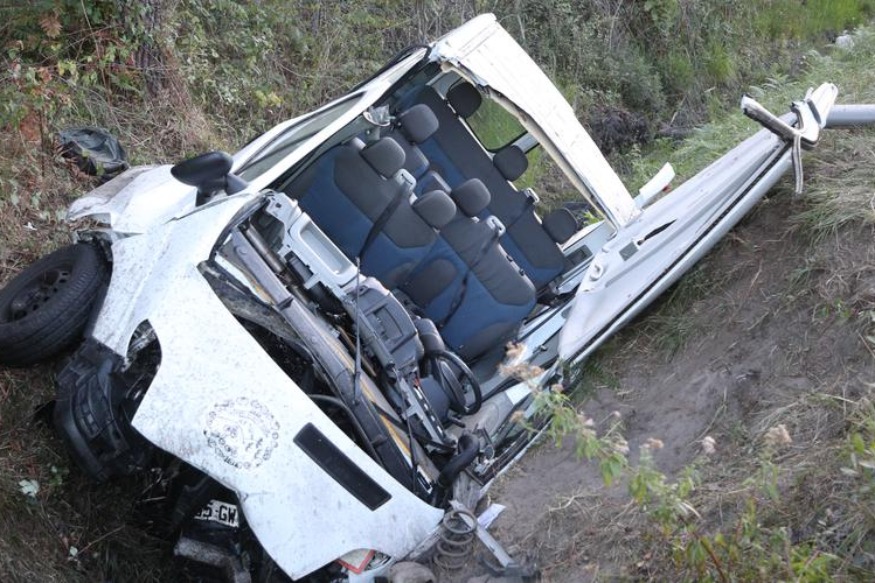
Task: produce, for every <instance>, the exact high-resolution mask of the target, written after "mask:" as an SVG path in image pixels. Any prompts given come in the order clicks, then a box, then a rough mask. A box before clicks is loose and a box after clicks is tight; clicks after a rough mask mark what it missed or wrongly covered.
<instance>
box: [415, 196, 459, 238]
mask: <svg viewBox="0 0 875 583" xmlns="http://www.w3.org/2000/svg"><path fill="white" fill-rule="evenodd" d="M412 206H413V210H414V211H416V214H418V215H419V216H420V217H422V220H423V221H425V222H426V223H428V225H429V226H430V227H432V228H434V229H443V228H444V227H446V226H447V224H449V222H450V221H452V220H453V217H454V216H456V203H454V202H453V199H451V198H450V195H449V194H447V193H446V192H444V191H442V190H432V191H430V192H426V193H425V194H423V195H421V196H419V197H417V199H416V200H414V201H413V205H412Z"/></svg>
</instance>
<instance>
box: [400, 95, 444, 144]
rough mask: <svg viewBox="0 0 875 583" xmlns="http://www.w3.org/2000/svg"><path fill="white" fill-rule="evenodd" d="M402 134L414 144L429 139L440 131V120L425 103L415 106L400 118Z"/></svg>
mask: <svg viewBox="0 0 875 583" xmlns="http://www.w3.org/2000/svg"><path fill="white" fill-rule="evenodd" d="M398 122H399V124H400V126H401V133H403V134H404V137H406V138H407V139H408V140H410V141H411V142H413V143H414V144H421V143H422V142H424V141H426V140H427V139H429V138H430V137H431V136H432V135H433V134H434V133H435V132H436V131H437V129H438V118H437V116H436V115H435V114H434V112H433V111H432V110H431V108H430V107H429V106H427V105H426V104H424V103H420V104H419V105H414V106H413V107H411V108H410V109H408V110H407V111H405V112H403V113H402V114H401V115H399V116H398Z"/></svg>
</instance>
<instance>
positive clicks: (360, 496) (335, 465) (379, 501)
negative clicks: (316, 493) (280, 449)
mask: <svg viewBox="0 0 875 583" xmlns="http://www.w3.org/2000/svg"><path fill="white" fill-rule="evenodd" d="M295 443H296V444H297V445H298V447H300V448H301V449H302V450H303V451H304V453H306V454H307V455H308V456H309V457H310V459H311V460H313V461H314V462H316V464H317V465H318V466H319V467H320V468H322V469H323V470H324V471H325V473H327V474H328V475H329V476H331V477H332V478H334V480H335V481H336V482H337V483H338V484H340V485H341V486H343V488H344V489H345V490H346V491H347V492H349V493H350V494H352V495H353V496H355V497H356V499H357V500H358V501H359V502H361V503H362V504H364V505H365V506H367V507H368V508H370V509H371V510H376V509H377V508H379V507H380V506H382V505H383V504H385V503H386V502H388V501H389V500H391V499H392V495H391V494H389V492H387V491H386V490H384V489H383V488H382V487H381V486H380V485H379V484H378V483H377V482H375V481H374V480H373V478H371V477H370V476H368V475H367V474H366V473H365V472H364V470H362V469H361V468H360V467H358V466H357V465H356V464H355V463H354V462H353V461H352V460H351V459H349V458H348V457H346V454H344V453H343V452H342V451H340V450H339V449H338V448H337V446H335V445H334V444H333V443H331V442H330V441H329V440H328V438H327V437H326V436H325V434H323V433H322V432H321V431H319V429H317V428H316V426H315V425H313V424H312V423H307V424H306V425H305V426H304V428H303V429H301V431H299V432H298V434H297V435H296V436H295Z"/></svg>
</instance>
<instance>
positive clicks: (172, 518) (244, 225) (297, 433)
mask: <svg viewBox="0 0 875 583" xmlns="http://www.w3.org/2000/svg"><path fill="white" fill-rule="evenodd" d="M836 97H837V90H836V88H835V87H834V86H832V85H829V84H825V85H823V86H821V87H819V88H817V89H815V90H813V91H810V92H809V93H808V95H806V96H805V98H804V99H803V100H801V101H799V102H797V103H794V105H793V107H792V111H791V112H790V113H789V114H787V115H785V116H783V117H780V118H779V117H776V116H773V115H772V114H770V113H769V112H767V111H765V110H764V109H763V108H762V107H761V106H759V105H758V104H757V103H756V102H754V101H753V100H751V99H749V98H746V100H745V101H744V102H743V108H744V110H745V112H746V113H747V114H748V115H749V116H750V117H752V118H753V119H754V120H756V121H757V122H759V123H760V124H761V125H763V126H764V128H763V129H762V130H760V131H759V132H758V133H756V134H755V135H753V136H752V137H751V138H749V139H748V140H746V141H745V142H743V143H742V144H740V145H739V146H737V147H736V148H735V149H733V150H732V151H730V152H729V153H728V154H726V155H725V156H724V157H723V158H721V159H720V160H718V161H716V162H714V163H713V164H712V165H711V166H709V167H708V168H706V169H705V170H703V171H702V172H701V173H700V174H698V175H697V176H695V177H693V178H691V179H690V180H689V181H687V182H685V183H684V184H682V185H679V186H678V187H676V188H674V189H672V190H671V191H670V192H667V193H663V192H662V191H663V187H665V186H667V185H668V183H669V181H670V180H671V177H672V176H673V172H672V171H671V170H670V168H666V169H665V171H664V172H662V173H660V175H658V176H657V177H655V178H654V180H652V181H651V183H650V184H649V185H648V186H647V187H645V188H644V189H642V191H640V193H639V194H637V195H636V196H632V195H631V194H630V193H629V191H628V190H627V188H626V187H625V186H624V184H623V182H622V181H621V180H620V178H619V177H618V176H617V174H616V173H615V172H614V171H613V170H612V168H611V167H610V165H609V164H608V162H607V161H606V159H605V157H604V156H603V155H602V153H601V152H600V151H599V149H598V147H597V146H596V144H595V143H594V142H593V140H592V139H591V138H590V136H589V135H588V134H587V132H586V130H585V129H584V128H583V127H582V126H581V124H580V123H579V122H578V121H577V119H576V117H575V115H574V112H573V110H572V108H571V106H570V105H569V104H568V103H567V102H566V101H565V99H564V98H563V97H562V95H561V94H560V92H559V91H558V90H557V89H556V88H555V87H554V86H553V84H552V83H551V82H550V81H549V79H548V78H547V77H546V75H544V73H543V72H542V71H541V70H540V69H539V68H538V66H537V65H536V64H535V63H534V62H533V61H532V60H531V58H530V57H529V56H528V55H527V54H526V53H525V52H524V51H523V49H522V48H521V47H520V46H519V45H518V44H517V43H516V42H515V41H514V40H513V39H512V38H511V37H510V35H509V34H508V33H507V32H506V31H505V30H504V29H503V28H502V27H501V26H500V25H499V24H498V23H497V21H496V20H495V18H494V17H493V16H492V15H483V16H480V17H478V18H476V19H474V20H472V21H470V22H468V23H466V24H465V25H463V26H462V27H460V28H458V29H456V30H455V31H453V32H451V33H449V34H448V35H446V36H445V37H443V38H441V39H439V40H438V41H436V42H435V43H434V44H432V45H430V46H428V47H414V48H411V49H409V50H407V51H404V52H402V53H401V54H400V55H398V56H397V57H396V58H395V59H393V60H392V61H391V62H390V63H389V64H388V65H386V66H385V67H384V68H383V69H382V70H381V71H380V72H378V73H377V74H376V75H374V76H373V77H372V78H371V79H369V80H368V81H366V82H364V83H362V84H361V85H359V86H358V87H357V88H355V89H353V90H352V91H351V92H350V93H349V94H347V95H345V96H343V97H341V98H340V99H337V100H335V101H333V102H332V103H329V104H327V105H326V106H324V107H322V108H321V109H319V110H317V111H315V112H313V113H310V114H307V115H305V116H301V117H299V118H296V119H293V120H289V121H287V122H284V123H283V124H280V125H279V126H277V127H275V128H273V129H271V130H269V131H268V132H266V133H265V134H263V135H261V136H259V137H257V138H256V139H255V140H253V141H252V142H250V143H249V144H247V145H246V146H245V147H244V148H243V149H242V150H240V151H239V152H237V153H236V154H235V155H234V156H233V157H230V156H228V155H227V154H223V153H220V152H211V153H208V154H204V155H202V156H198V157H196V158H193V159H191V160H187V161H185V162H181V163H180V164H177V165H175V166H173V167H171V166H155V167H137V168H132V169H130V170H128V171H126V172H124V173H123V174H121V175H120V176H118V177H117V178H115V179H113V180H112V181H110V182H108V183H106V184H104V185H102V186H101V187H99V188H97V189H96V190H94V191H92V192H91V193H89V194H86V195H85V196H83V197H82V198H80V199H78V200H77V201H75V202H74V203H73V204H72V205H71V207H70V211H69V214H68V219H69V220H71V221H79V220H81V219H90V220H91V222H92V223H97V224H98V226H96V227H93V228H89V229H87V230H82V231H80V232H79V233H78V235H77V243H76V244H75V245H73V246H72V248H71V249H68V250H62V252H58V255H50V256H47V258H45V260H41V261H43V263H38V264H36V265H35V268H34V269H33V270H31V271H28V270H26V271H25V272H23V273H22V274H21V275H20V276H19V278H16V280H14V281H13V283H11V284H10V285H9V286H8V287H7V289H6V290H4V291H3V292H0V346H3V347H4V349H6V348H7V346H8V347H9V348H8V349H9V352H7V353H6V354H7V357H6V361H7V363H8V364H16V365H21V364H28V363H29V362H32V361H33V360H35V359H42V358H47V357H49V356H50V355H51V353H54V352H58V351H60V350H62V349H64V348H66V347H68V346H70V345H71V344H73V345H76V346H77V348H76V351H75V352H74V353H73V356H72V358H71V359H70V360H69V363H68V364H67V365H66V366H65V368H64V369H63V370H62V371H61V373H60V374H59V375H58V396H57V402H56V406H55V411H54V417H55V425H56V427H57V429H58V431H59V433H60V434H61V436H62V437H63V439H64V441H65V443H66V444H67V445H68V447H69V450H70V451H71V453H72V455H73V457H74V459H75V460H76V462H77V463H78V465H79V466H80V467H81V468H82V469H83V470H84V471H85V472H87V473H88V474H89V475H91V476H93V477H94V478H95V479H98V480H104V479H109V478H112V477H114V476H118V475H125V474H131V473H134V472H138V471H143V470H145V469H147V468H154V467H160V468H161V472H162V475H163V476H164V478H163V479H162V480H161V481H162V484H163V485H164V486H166V487H167V489H168V492H171V494H170V495H169V496H168V498H169V499H170V500H171V504H170V508H168V510H167V511H168V523H169V527H168V529H169V531H170V532H172V533H173V535H174V536H175V537H177V544H176V553H177V554H178V555H180V556H181V557H183V558H185V559H187V560H190V561H192V562H194V563H198V564H201V565H203V566H204V567H205V568H212V569H217V570H218V571H220V572H221V573H223V574H224V575H225V576H227V577H228V578H229V580H234V581H244V580H250V579H258V578H259V577H264V573H265V572H266V571H268V570H271V569H274V570H276V569H278V571H281V572H282V573H284V574H285V575H284V576H287V577H290V578H291V579H293V580H312V581H372V580H374V578H375V577H378V576H383V575H385V573H386V572H387V569H388V568H389V566H390V565H391V564H392V563H393V562H394V561H398V560H401V559H402V558H404V557H407V556H409V555H410V554H411V553H413V552H414V551H416V550H417V549H418V548H419V547H420V546H421V545H422V544H423V543H424V542H425V541H428V540H429V539H430V537H432V536H433V535H434V534H435V533H436V532H438V530H439V529H440V524H441V520H442V518H443V517H444V515H445V512H446V511H447V510H448V509H450V508H452V507H453V505H454V504H456V505H462V506H465V507H473V506H474V504H476V502H477V500H478V499H479V498H480V497H481V496H482V495H483V493H484V492H485V491H486V488H488V486H489V484H490V483H491V481H492V480H493V479H494V478H495V477H496V476H497V475H498V474H499V473H500V472H501V471H503V470H505V469H506V468H507V467H508V466H509V465H510V464H511V463H512V462H513V460H514V459H516V458H517V457H518V456H519V454H520V453H521V452H522V451H524V449H525V447H526V446H527V445H529V444H530V443H531V442H532V440H533V439H534V437H535V433H534V432H532V431H531V430H530V428H531V427H532V426H535V427H537V426H540V425H542V424H543V423H544V422H545V420H544V419H540V418H539V416H538V411H537V410H536V408H535V406H534V404H533V403H534V395H535V393H536V392H537V391H539V390H542V389H549V388H550V387H553V386H554V385H562V384H563V382H565V377H564V375H565V373H566V367H567V366H569V365H571V364H574V363H576V362H579V361H580V360H582V359H584V358H585V357H586V356H587V355H588V354H590V353H591V352H592V351H593V350H594V349H595V348H596V347H598V346H599V345H600V344H601V343H602V342H603V341H604V340H605V339H606V338H607V337H608V336H610V335H611V334H612V333H613V332H615V331H616V330H618V329H619V328H620V327H621V326H622V325H624V324H625V323H627V322H628V321H629V320H630V319H631V318H632V317H634V316H635V315H636V314H637V313H639V312H640V311H641V310H642V309H643V308H644V307H645V306H647V305H648V304H649V303H650V302H652V301H653V300H654V299H655V298H656V297H657V296H658V295H659V294H660V293H662V292H663V291H664V290H665V289H667V288H668V286H670V285H671V284H672V283H673V282H675V281H676V280H677V279H678V278H679V277H680V276H681V275H682V274H683V273H684V272H685V271H686V270H688V269H689V268H690V267H691V266H692V265H693V264H694V263H695V262H696V261H697V260H698V259H700V258H701V257H702V256H703V255H704V254H705V253H706V252H707V251H708V250H709V249H710V248H711V247H713V245H714V244H715V243H716V242H717V241H718V240H719V239H720V238H721V237H722V236H723V235H725V234H726V232H727V231H728V230H729V229H731V228H732V227H733V226H734V225H735V224H736V223H737V222H738V221H739V220H740V219H741V218H742V217H743V216H744V215H745V214H746V213H747V212H748V211H749V210H750V209H751V208H752V207H753V205H755V204H756V203H757V202H758V201H759V200H760V199H761V198H762V196H763V195H764V194H765V193H766V192H767V191H768V190H769V189H770V188H772V187H773V186H774V184H775V183H776V182H777V181H778V180H779V179H780V178H781V177H782V176H783V175H785V174H786V173H787V172H788V171H791V170H792V171H793V172H795V174H796V176H797V188H801V179H802V167H801V150H802V149H806V148H810V147H813V146H814V145H815V144H816V143H817V139H818V136H819V132H820V130H821V129H822V128H824V127H827V126H828V125H831V123H830V120H831V119H833V118H831V111H832V110H833V105H834V103H835V100H836ZM836 111H837V112H839V113H837V114H836V117H835V118H834V122H833V123H834V125H846V124H850V125H860V124H863V123H871V122H873V121H875V111H873V108H871V107H867V106H864V107H861V108H858V109H848V108H843V109H837V110H836ZM497 121H498V122H500V124H499V125H501V126H502V128H510V129H503V130H501V131H497V130H495V129H494V126H495V124H496V122H497ZM490 124H493V125H490ZM551 172H552V174H549V173H551ZM548 174H549V176H550V181H547V182H539V178H543V177H544V176H547V175H548ZM556 176H559V177H560V178H559V179H557V178H556ZM560 180H561V184H564V185H567V186H568V190H567V192H571V193H573V195H574V196H575V197H578V198H582V199H583V200H585V201H586V203H587V205H588V206H589V207H590V208H591V209H592V213H591V214H590V215H589V216H590V217H593V216H594V217H596V218H595V219H592V218H590V219H588V220H587V221H582V220H581V217H580V216H575V214H573V213H572V212H570V211H569V210H568V209H567V208H564V207H561V206H558V207H556V208H552V209H548V208H543V209H542V207H544V206H546V205H542V204H539V196H538V193H537V190H538V189H539V188H545V186H544V185H545V184H546V185H548V186H549V185H553V184H557V183H559V181H560ZM542 194H543V192H542ZM657 195H658V196H657ZM83 272H85V273H83ZM80 280H81V283H80ZM47 282H48V283H47ZM71 282H72V283H71ZM56 304H57V305H63V306H65V308H64V310H65V312H64V313H71V314H72V315H70V316H69V323H67V320H65V323H64V324H63V326H58V327H59V328H63V330H62V331H63V332H64V334H63V335H62V334H60V333H59V334H58V335H57V337H54V336H53V337H52V338H51V342H48V341H41V344H40V345H39V347H38V350H37V349H35V347H34V346H33V345H31V344H28V343H29V342H34V340H32V339H34V338H37V337H40V338H42V337H44V336H45V334H42V332H43V331H45V330H48V328H47V326H48V325H49V322H48V321H47V320H46V318H48V316H36V314H38V313H39V314H43V313H49V314H51V310H52V309H53V308H52V306H53V305H56ZM35 305H39V306H40V310H42V312H39V311H38V310H37V309H36V307H34V306H35ZM71 306H75V307H76V309H71V308H70V307H71ZM74 316H75V318H74ZM59 317H61V318H68V316H66V315H60V311H59V313H58V314H57V315H56V316H55V317H53V318H51V319H52V320H53V321H55V325H57V323H56V322H57V318H59ZM4 335H6V337H5V338H4ZM508 344H511V345H513V350H512V351H510V352H508V351H507V348H506V347H507V346H508ZM13 349H14V350H13ZM502 364H504V365H507V366H500V365H502ZM520 366H524V367H527V368H529V370H532V371H535V372H534V376H532V377H530V378H526V379H525V380H521V379H519V378H516V377H515V376H512V375H511V374H510V373H509V372H508V371H511V370H515V369H518V368H519V367H520ZM536 367H537V368H536ZM520 416H522V417H523V418H524V419H527V420H529V423H527V424H525V425H524V424H520V423H519V422H518V421H519V417H520ZM271 572H273V571H271ZM258 580H262V579H258Z"/></svg>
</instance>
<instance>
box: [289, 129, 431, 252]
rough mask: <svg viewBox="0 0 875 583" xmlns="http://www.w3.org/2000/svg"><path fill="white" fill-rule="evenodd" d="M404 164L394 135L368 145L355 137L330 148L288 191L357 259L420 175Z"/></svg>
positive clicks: (335, 241)
mask: <svg viewBox="0 0 875 583" xmlns="http://www.w3.org/2000/svg"><path fill="white" fill-rule="evenodd" d="M403 165H404V150H403V149H402V148H401V146H399V145H398V144H397V143H396V142H395V141H394V140H392V139H391V138H383V139H380V140H377V141H375V142H372V143H370V144H368V145H367V146H366V145H365V144H364V143H363V142H362V141H361V140H358V139H353V140H351V141H350V142H349V143H346V144H341V145H339V146H335V147H334V148H331V149H330V150H328V151H327V152H325V154H323V155H322V156H321V157H320V159H319V161H318V162H317V163H315V164H313V165H312V166H311V168H310V169H309V170H308V171H307V172H305V173H304V174H303V175H302V176H300V177H298V179H296V180H295V181H294V182H293V183H292V184H291V185H290V187H289V188H288V189H287V194H289V196H291V197H292V198H297V199H298V201H299V204H300V205H301V208H302V209H304V211H305V212H306V213H307V214H308V215H310V217H311V218H312V219H313V221H314V222H315V223H316V224H317V225H318V226H319V228H321V229H322V230H323V231H324V232H325V234H327V235H328V236H329V237H330V238H331V240H332V241H334V243H335V244H336V245H337V246H338V247H339V248H340V249H341V250H342V251H343V253H344V254H345V255H346V256H347V257H349V258H350V259H355V258H356V257H358V256H359V255H360V253H361V252H362V248H363V246H364V244H365V241H366V240H367V238H368V234H369V233H370V232H371V229H372V228H373V226H374V223H375V221H377V220H378V219H379V217H380V215H381V214H382V213H383V211H385V210H386V208H387V207H388V206H389V205H390V204H391V203H392V201H393V200H394V199H395V198H396V197H399V196H400V197H404V196H409V193H410V192H412V191H413V182H414V181H413V179H412V177H410V175H409V174H408V173H406V172H403V171H402V167H403ZM404 242H406V240H405V241H404Z"/></svg>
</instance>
